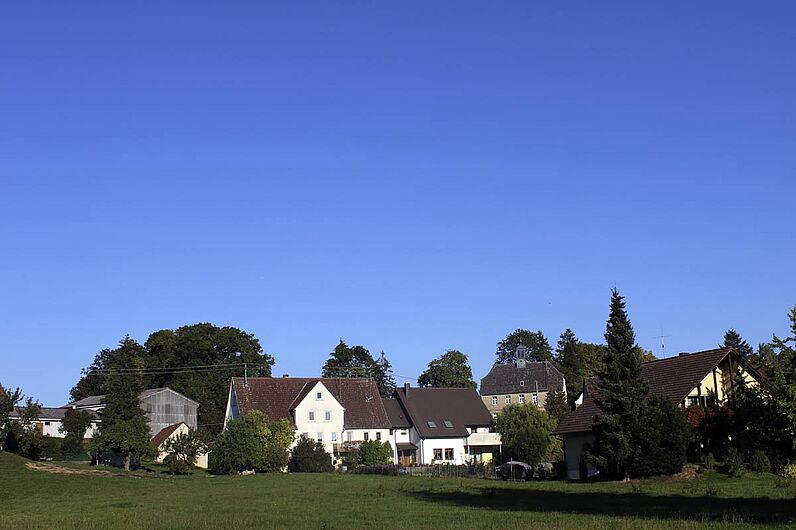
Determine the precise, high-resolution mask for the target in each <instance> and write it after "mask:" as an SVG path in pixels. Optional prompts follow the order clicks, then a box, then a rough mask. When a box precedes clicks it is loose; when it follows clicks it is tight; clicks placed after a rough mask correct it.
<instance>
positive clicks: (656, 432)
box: [629, 396, 692, 477]
mask: <svg viewBox="0 0 796 530" xmlns="http://www.w3.org/2000/svg"><path fill="white" fill-rule="evenodd" d="M634 434H635V436H636V437H637V438H636V439H637V440H638V443H639V445H642V443H643V444H644V445H645V446H646V449H645V450H644V451H640V452H639V453H638V454H637V455H636V458H635V462H633V464H632V465H631V467H630V469H629V473H630V476H631V477H649V476H653V475H672V474H675V473H679V472H680V471H682V469H683V465H684V464H685V462H686V451H687V449H688V442H689V440H690V439H691V436H692V434H691V427H690V425H689V424H688V422H687V421H686V419H685V417H684V416H683V413H682V411H681V410H680V408H679V407H678V406H677V405H675V404H674V403H673V402H672V401H671V400H669V399H667V398H665V397H661V396H650V397H649V402H648V404H647V407H646V415H645V416H644V421H643V422H642V423H641V425H640V426H639V428H638V431H637V432H636V433H634Z"/></svg>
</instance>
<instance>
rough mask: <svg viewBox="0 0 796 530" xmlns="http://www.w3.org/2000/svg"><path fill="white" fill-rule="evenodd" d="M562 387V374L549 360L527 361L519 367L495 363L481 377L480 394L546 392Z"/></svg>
mask: <svg viewBox="0 0 796 530" xmlns="http://www.w3.org/2000/svg"><path fill="white" fill-rule="evenodd" d="M556 388H561V389H563V388H564V375H563V374H562V373H561V372H559V371H558V369H557V368H556V367H555V366H553V365H552V364H551V363H549V362H528V363H526V364H525V366H524V367H522V368H520V367H519V366H517V365H515V364H495V365H493V366H492V369H491V370H489V373H488V374H486V375H485V376H484V378H483V379H481V395H482V396H488V395H494V394H522V393H525V392H536V391H537V389H538V391H539V392H548V391H551V390H554V389H556Z"/></svg>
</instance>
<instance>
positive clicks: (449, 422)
mask: <svg viewBox="0 0 796 530" xmlns="http://www.w3.org/2000/svg"><path fill="white" fill-rule="evenodd" d="M444 423H445V427H446V428H448V429H453V422H452V421H451V420H445V422H444Z"/></svg>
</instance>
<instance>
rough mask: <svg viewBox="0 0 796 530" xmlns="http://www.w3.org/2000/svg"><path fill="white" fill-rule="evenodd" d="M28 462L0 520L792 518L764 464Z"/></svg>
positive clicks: (502, 524) (755, 522)
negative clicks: (697, 470)
mask: <svg viewBox="0 0 796 530" xmlns="http://www.w3.org/2000/svg"><path fill="white" fill-rule="evenodd" d="M26 464H27V461H26V460H23V459H21V458H18V457H16V456H13V455H8V454H0V527H3V528H59V527H60V528H74V527H81V528H108V527H115V528H185V527H192V528H217V527H225V528H284V527H294V528H296V527H298V528H345V529H351V528H384V527H396V528H398V527H418V528H434V529H442V528H456V529H461V528H501V529H502V528H527V527H529V526H532V525H544V528H546V529H547V528H551V529H552V528H578V529H583V528H607V527H610V528H613V529H618V528H694V529H696V528H714V527H715V528H718V527H722V528H733V527H737V528H752V527H761V528H763V527H765V528H771V527H772V525H776V524H779V525H784V524H788V523H791V524H793V523H794V521H796V498H795V497H794V494H795V493H796V490H794V486H792V485H788V486H785V485H784V483H782V482H781V481H780V482H778V479H776V478H775V477H773V476H771V475H755V474H749V475H747V476H745V477H742V478H738V479H731V478H726V477H724V476H720V475H715V474H708V475H706V476H700V477H698V478H696V479H694V480H690V481H682V482H672V481H663V480H650V481H643V482H637V483H632V484H618V483H596V484H569V483H564V482H556V481H550V482H530V483H505V482H496V481H485V480H459V479H432V478H424V477H380V476H361V475H340V474H322V475H312V474H306V475H305V474H273V475H257V476H251V477H212V476H209V475H205V474H198V475H195V476H192V477H167V476H163V475H158V474H154V473H153V474H148V475H147V474H145V473H138V474H132V475H130V474H127V475H126V474H124V473H117V472H114V473H108V474H95V475H80V474H55V473H48V472H45V471H33V470H31V469H28V468H27V467H26ZM69 467H70V468H73V469H79V468H80V466H79V465H76V464H72V465H70V466H69ZM778 484H779V485H778ZM707 490H716V491H715V496H707V495H706V491H707ZM711 492H713V491H711Z"/></svg>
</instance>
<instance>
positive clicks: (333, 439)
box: [332, 432, 337, 442]
mask: <svg viewBox="0 0 796 530" xmlns="http://www.w3.org/2000/svg"><path fill="white" fill-rule="evenodd" d="M332 441H333V442H336V441H337V433H336V432H333V433H332Z"/></svg>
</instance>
